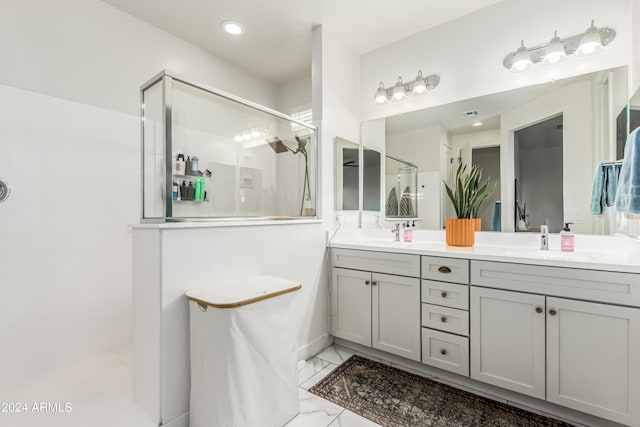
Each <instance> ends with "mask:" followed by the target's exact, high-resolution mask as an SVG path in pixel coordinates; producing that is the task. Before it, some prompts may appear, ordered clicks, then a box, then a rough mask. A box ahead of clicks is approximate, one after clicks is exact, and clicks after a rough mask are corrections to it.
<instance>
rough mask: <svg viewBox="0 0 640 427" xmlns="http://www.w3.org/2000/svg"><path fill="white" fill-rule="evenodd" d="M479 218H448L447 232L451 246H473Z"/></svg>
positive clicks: (448, 243) (448, 242)
mask: <svg viewBox="0 0 640 427" xmlns="http://www.w3.org/2000/svg"><path fill="white" fill-rule="evenodd" d="M476 219H477V218H447V220H446V229H445V234H446V236H447V245H449V246H473V244H474V243H475V231H476Z"/></svg>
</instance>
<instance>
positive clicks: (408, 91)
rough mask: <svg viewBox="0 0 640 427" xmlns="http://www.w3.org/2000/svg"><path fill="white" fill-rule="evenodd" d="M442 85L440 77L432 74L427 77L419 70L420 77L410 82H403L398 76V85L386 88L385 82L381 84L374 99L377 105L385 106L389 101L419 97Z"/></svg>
mask: <svg viewBox="0 0 640 427" xmlns="http://www.w3.org/2000/svg"><path fill="white" fill-rule="evenodd" d="M439 83H440V76H438V75H437V74H431V75H429V76H427V77H424V76H423V75H422V70H418V76H417V77H416V79H415V80H412V81H410V82H406V83H405V82H403V81H402V77H400V76H398V80H397V81H396V84H395V85H393V86H392V87H389V88H385V87H384V82H380V85H379V86H378V89H377V90H376V93H375V96H374V99H375V101H376V103H377V104H384V103H385V102H387V101H400V100H401V99H404V98H405V97H407V96H417V95H422V94H424V93H426V92H427V91H429V90H432V89H434V88H435V87H436V86H438V84H439Z"/></svg>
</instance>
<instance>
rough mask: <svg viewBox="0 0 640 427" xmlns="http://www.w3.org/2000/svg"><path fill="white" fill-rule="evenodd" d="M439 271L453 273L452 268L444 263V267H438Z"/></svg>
mask: <svg viewBox="0 0 640 427" xmlns="http://www.w3.org/2000/svg"><path fill="white" fill-rule="evenodd" d="M438 271H439V272H440V273H451V269H450V268H449V267H447V266H446V265H443V266H442V267H440V268H439V269H438Z"/></svg>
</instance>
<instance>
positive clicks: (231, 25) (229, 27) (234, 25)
mask: <svg viewBox="0 0 640 427" xmlns="http://www.w3.org/2000/svg"><path fill="white" fill-rule="evenodd" d="M220 26H221V27H222V29H223V30H225V31H226V32H227V33H229V34H232V35H234V36H237V35H238V34H242V33H243V32H244V27H243V26H242V25H240V24H239V23H238V22H236V21H222V23H221V24H220Z"/></svg>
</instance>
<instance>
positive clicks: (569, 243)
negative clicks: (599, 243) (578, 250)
mask: <svg viewBox="0 0 640 427" xmlns="http://www.w3.org/2000/svg"><path fill="white" fill-rule="evenodd" d="M569 224H572V223H571V222H565V223H564V228H563V229H562V231H561V232H560V249H562V250H563V251H565V252H573V250H574V248H575V241H574V237H575V236H574V235H573V233H572V232H571V229H570V228H569Z"/></svg>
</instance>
